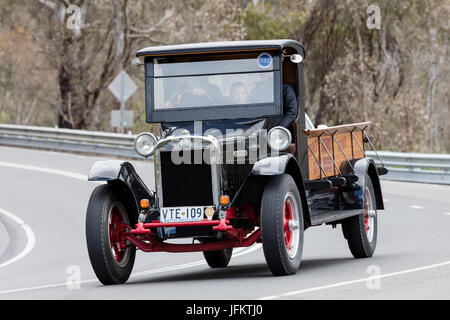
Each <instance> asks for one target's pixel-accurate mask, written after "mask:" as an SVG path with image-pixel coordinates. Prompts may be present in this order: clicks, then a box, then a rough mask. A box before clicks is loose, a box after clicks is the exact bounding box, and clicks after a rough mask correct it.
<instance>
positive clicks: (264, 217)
mask: <svg viewBox="0 0 450 320" xmlns="http://www.w3.org/2000/svg"><path fill="white" fill-rule="evenodd" d="M261 235H262V244H263V250H264V256H265V258H266V262H267V265H268V266H269V269H270V271H271V272H272V273H273V274H274V275H289V274H294V273H296V272H297V270H298V268H299V266H300V262H301V258H302V253H303V211H302V202H301V198H300V194H299V192H298V189H297V184H296V183H295V181H294V179H293V178H292V177H291V176H290V175H288V174H282V175H279V176H274V177H271V178H270V179H269V181H268V182H267V184H266V186H265V188H264V193H263V197H262V201H261Z"/></svg>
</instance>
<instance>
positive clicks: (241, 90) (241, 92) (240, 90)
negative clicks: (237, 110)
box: [231, 86, 248, 104]
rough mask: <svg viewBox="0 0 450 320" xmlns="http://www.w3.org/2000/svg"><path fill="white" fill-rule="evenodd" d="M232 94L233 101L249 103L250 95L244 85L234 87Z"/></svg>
mask: <svg viewBox="0 0 450 320" xmlns="http://www.w3.org/2000/svg"><path fill="white" fill-rule="evenodd" d="M231 96H232V98H233V101H234V102H235V103H239V104H242V103H247V101H248V97H247V90H246V89H245V87H243V86H238V87H235V88H233V91H232V92H231Z"/></svg>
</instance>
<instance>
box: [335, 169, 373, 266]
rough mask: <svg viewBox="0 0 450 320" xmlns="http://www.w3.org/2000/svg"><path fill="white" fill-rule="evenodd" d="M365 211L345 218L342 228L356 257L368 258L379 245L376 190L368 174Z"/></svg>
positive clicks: (365, 190)
mask: <svg viewBox="0 0 450 320" xmlns="http://www.w3.org/2000/svg"><path fill="white" fill-rule="evenodd" d="M364 195H365V197H364V198H365V206H364V212H363V213H361V214H359V215H357V216H354V217H350V218H347V219H345V220H344V222H343V223H342V230H343V232H344V236H345V238H346V239H347V242H348V246H349V248H350V251H351V252H352V254H353V256H354V257H355V258H368V257H371V256H372V255H373V253H374V252H375V247H376V245H377V231H378V223H377V210H376V199H375V191H374V189H373V184H372V180H371V179H370V176H368V175H367V176H366V187H365V189H364Z"/></svg>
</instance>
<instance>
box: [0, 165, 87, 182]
mask: <svg viewBox="0 0 450 320" xmlns="http://www.w3.org/2000/svg"><path fill="white" fill-rule="evenodd" d="M0 166H3V167H9V168H16V169H24V170H31V171H37V172H44V173H50V174H56V175H60V176H64V177H68V178H73V179H78V180H83V181H88V180H87V176H86V175H84V174H79V173H74V172H70V171H65V170H58V169H51V168H42V167H36V166H30V165H25V164H18V163H9V162H3V161H0Z"/></svg>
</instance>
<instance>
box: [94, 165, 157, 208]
mask: <svg viewBox="0 0 450 320" xmlns="http://www.w3.org/2000/svg"><path fill="white" fill-rule="evenodd" d="M88 181H107V182H108V183H120V184H122V185H124V186H125V187H126V189H127V190H128V191H129V192H128V196H130V197H132V198H133V200H134V203H135V204H136V210H137V209H138V208H139V201H140V200H141V199H152V196H151V195H150V191H149V189H148V188H147V186H146V185H145V183H144V181H142V179H141V178H140V177H139V175H138V174H137V173H136V170H135V169H134V167H133V165H132V164H131V163H129V162H126V161H120V160H107V161H98V162H96V163H94V165H93V166H92V167H91V169H90V171H89V175H88Z"/></svg>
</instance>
